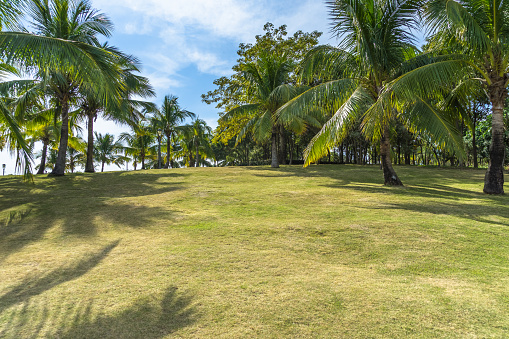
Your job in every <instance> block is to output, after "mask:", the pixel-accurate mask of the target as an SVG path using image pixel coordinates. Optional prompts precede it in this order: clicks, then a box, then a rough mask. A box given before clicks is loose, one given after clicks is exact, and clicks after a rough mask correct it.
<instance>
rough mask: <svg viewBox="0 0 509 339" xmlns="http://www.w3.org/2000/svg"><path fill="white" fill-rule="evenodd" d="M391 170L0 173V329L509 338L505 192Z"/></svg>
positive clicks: (35, 333)
mask: <svg viewBox="0 0 509 339" xmlns="http://www.w3.org/2000/svg"><path fill="white" fill-rule="evenodd" d="M396 170H397V172H398V173H399V175H400V176H401V178H402V180H403V182H404V184H405V187H404V188H390V187H384V186H383V185H382V184H381V183H382V174H381V172H380V170H379V168H378V167H376V166H347V165H341V166H340V165H337V166H333V165H319V166H311V167H309V168H306V169H304V168H301V167H297V166H286V167H282V168H280V169H275V170H274V169H270V168H267V167H245V168H197V169H195V168H189V169H172V170H151V171H137V172H114V173H97V174H94V175H89V174H76V175H66V176H65V177H63V178H47V177H44V176H43V177H39V176H38V177H36V179H35V183H34V184H23V183H21V182H20V181H19V179H18V178H13V177H4V178H0V195H1V197H0V221H1V223H0V337H1V338H37V337H41V338H42V337H44V338H87V339H88V338H169V337H183V338H208V337H214V338H238V337H258V338H282V337H291V338H332V337H340V338H341V337H343V338H412V337H414V338H415V337H417V338H428V337H429V338H439V337H444V338H454V337H456V338H476V337H478V338H490V337H493V338H504V337H509V201H508V198H507V197H506V196H488V195H484V194H482V193H481V192H482V185H483V177H484V171H483V170H479V171H474V170H457V169H456V170H455V169H434V168H413V167H397V168H396ZM506 192H509V188H508V187H506Z"/></svg>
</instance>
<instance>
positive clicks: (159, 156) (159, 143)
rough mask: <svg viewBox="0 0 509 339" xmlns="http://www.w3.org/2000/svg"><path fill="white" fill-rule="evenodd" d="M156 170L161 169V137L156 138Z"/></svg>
mask: <svg viewBox="0 0 509 339" xmlns="http://www.w3.org/2000/svg"><path fill="white" fill-rule="evenodd" d="M157 168H158V169H161V137H160V136H158V137H157Z"/></svg>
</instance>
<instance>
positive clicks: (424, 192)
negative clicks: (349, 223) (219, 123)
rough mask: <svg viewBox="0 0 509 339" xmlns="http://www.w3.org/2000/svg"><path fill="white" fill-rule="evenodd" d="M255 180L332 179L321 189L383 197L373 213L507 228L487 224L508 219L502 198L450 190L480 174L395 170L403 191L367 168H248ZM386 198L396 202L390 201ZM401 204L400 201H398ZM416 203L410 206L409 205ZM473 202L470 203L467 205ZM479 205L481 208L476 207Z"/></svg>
mask: <svg viewBox="0 0 509 339" xmlns="http://www.w3.org/2000/svg"><path fill="white" fill-rule="evenodd" d="M248 169H250V170H255V171H256V172H255V173H253V175H255V176H261V177H326V178H330V179H332V181H330V183H328V184H321V185H322V186H323V187H327V188H333V189H340V188H341V189H345V188H347V189H351V190H355V191H359V192H365V193H367V194H375V195H376V194H384V195H385V196H384V198H383V204H382V205H380V206H379V207H373V209H394V210H397V209H400V210H405V211H414V212H423V213H431V214H436V215H454V216H457V217H459V218H464V219H468V220H473V221H477V222H483V223H488V224H496V225H501V226H509V223H508V222H500V221H494V220H491V219H490V217H492V216H502V217H505V218H508V219H509V204H507V198H506V197H505V196H493V195H487V194H484V193H483V192H482V191H474V190H468V189H463V188H458V187H454V185H455V184H461V183H468V184H476V183H477V184H479V183H482V177H483V176H484V170H472V169H439V168H420V167H417V168H416V167H410V166H404V167H403V166H401V167H400V166H398V167H396V171H397V172H398V174H400V177H401V178H402V180H403V183H404V184H406V186H405V187H387V186H383V176H382V172H381V171H380V170H379V166H375V165H368V166H360V165H318V166H310V167H308V168H302V167H300V166H283V167H281V168H279V169H272V168H270V167H261V168H259V167H251V168H249V167H248ZM390 196H394V197H395V198H397V199H394V200H393V201H391V198H390ZM402 200H404V201H402ZM413 200H415V201H420V203H417V202H416V203H413V202H412V201H413ZM469 201H473V203H468V202H469ZM478 202H482V205H480V204H477V203H478Z"/></svg>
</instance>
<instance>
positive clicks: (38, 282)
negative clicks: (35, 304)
mask: <svg viewBox="0 0 509 339" xmlns="http://www.w3.org/2000/svg"><path fill="white" fill-rule="evenodd" d="M119 242H120V240H116V241H114V242H112V243H111V244H109V245H107V246H105V247H104V248H103V249H102V250H100V251H99V252H97V253H93V254H89V255H87V256H86V257H85V258H82V259H80V260H78V261H77V262H75V263H72V264H70V265H64V266H62V267H59V268H57V269H55V270H52V271H51V272H48V273H45V274H42V275H38V276H28V277H26V278H25V279H23V280H22V281H21V282H20V283H18V284H17V285H16V286H13V287H11V288H10V289H9V290H8V291H7V292H4V293H3V294H2V295H1V296H0V313H1V312H2V311H3V310H5V309H6V308H9V307H10V306H12V305H14V304H17V303H22V302H26V301H28V300H29V299H30V298H32V297H34V296H37V295H39V294H42V293H44V292H45V291H48V290H50V289H52V288H53V287H55V286H58V285H60V284H63V283H65V282H68V281H71V280H74V279H77V278H79V277H81V276H82V275H84V274H86V273H87V272H88V271H90V270H91V269H93V268H94V267H96V266H97V265H99V264H100V263H101V261H103V260H104V258H106V257H107V256H108V254H109V253H110V252H111V251H112V250H113V249H114V248H115V247H117V245H118V244H119Z"/></svg>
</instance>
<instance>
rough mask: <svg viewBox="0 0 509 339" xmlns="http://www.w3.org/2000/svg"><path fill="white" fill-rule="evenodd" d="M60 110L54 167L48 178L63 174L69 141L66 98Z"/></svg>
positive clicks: (67, 103) (62, 101)
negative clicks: (60, 122) (59, 126)
mask: <svg viewBox="0 0 509 339" xmlns="http://www.w3.org/2000/svg"><path fill="white" fill-rule="evenodd" d="M61 110H62V112H61V115H62V127H61V130H60V143H59V146H58V155H57V160H56V162H55V167H54V168H53V171H52V172H51V173H50V176H62V175H64V174H65V158H66V154H67V144H68V141H69V102H68V100H67V98H66V97H65V98H63V99H62V100H61Z"/></svg>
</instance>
